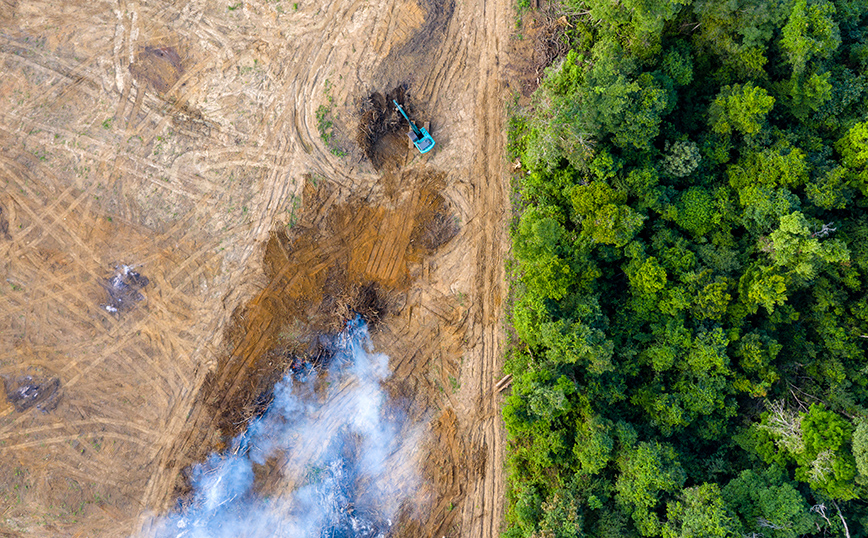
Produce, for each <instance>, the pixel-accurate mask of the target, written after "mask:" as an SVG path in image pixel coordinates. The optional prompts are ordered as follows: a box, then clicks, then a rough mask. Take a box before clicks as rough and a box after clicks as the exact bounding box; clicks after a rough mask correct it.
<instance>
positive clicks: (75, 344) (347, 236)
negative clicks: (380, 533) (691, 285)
mask: <svg viewBox="0 0 868 538" xmlns="http://www.w3.org/2000/svg"><path fill="white" fill-rule="evenodd" d="M510 6H511V4H510V2H509V1H508V0H498V1H496V2H494V1H491V0H489V1H485V0H482V1H479V2H466V1H463V0H461V1H453V0H420V2H419V3H417V2H415V1H414V0H335V1H331V2H324V1H322V2H321V1H305V0H300V1H299V2H298V3H295V2H290V1H286V0H279V1H276V2H275V1H266V0H253V1H241V2H204V1H200V0H192V1H181V2H150V1H142V2H136V1H129V0H119V1H117V2H102V1H99V0H88V1H63V2H60V1H57V0H51V1H38V0H33V1H31V0H0V73H2V76H0V376H2V379H3V381H4V382H3V383H2V384H0V387H3V389H4V390H5V391H6V394H5V397H0V495H2V497H0V515H2V517H0V536H52V537H55V536H127V535H132V534H143V535H147V534H148V532H149V530H150V529H151V528H152V521H153V518H154V517H155V515H159V514H161V513H165V511H166V510H169V509H171V507H173V506H175V504H176V503H177V502H178V499H179V498H183V496H184V495H185V494H186V493H187V492H188V488H189V485H188V484H187V478H188V477H187V475H186V473H187V471H188V470H189V468H190V466H191V465H192V464H194V463H195V462H198V461H201V460H202V459H203V458H204V457H205V456H206V455H207V454H209V453H211V452H212V451H214V450H221V449H223V448H225V446H226V443H227V440H228V439H231V437H232V436H233V435H235V434H237V433H238V432H239V431H241V429H243V428H244V425H245V423H246V420H248V419H249V418H250V417H251V416H252V415H254V414H255V413H256V412H257V406H261V405H262V402H261V395H262V394H264V393H267V391H268V387H269V386H271V385H272V384H273V383H274V382H275V381H276V380H277V379H278V378H279V377H280V376H281V375H282V374H283V372H284V371H285V370H286V369H287V368H289V367H290V366H291V365H292V361H293V360H297V359H298V357H302V358H307V359H311V358H312V357H313V358H315V355H316V338H317V335H318V334H321V333H322V332H328V331H335V330H337V329H338V328H339V327H340V324H341V323H342V321H343V320H344V319H346V317H347V316H348V315H349V312H350V311H351V310H357V311H361V312H363V313H365V314H367V316H368V317H369V318H370V319H371V320H373V322H374V323H373V329H372V335H373V341H374V347H375V348H376V349H377V350H378V351H382V352H384V353H386V354H388V355H389V356H390V368H391V370H392V372H393V375H392V377H391V378H390V379H389V380H388V381H387V382H386V385H387V390H388V391H389V394H390V395H392V396H393V397H394V398H395V399H396V400H400V401H401V402H404V403H403V405H405V407H406V408H407V410H408V411H409V414H410V415H411V416H412V418H413V419H414V420H416V421H418V422H419V423H420V424H422V425H423V435H422V436H421V439H422V440H421V441H420V451H421V457H420V458H419V459H420V461H421V462H422V469H421V471H420V472H421V474H422V475H423V477H424V482H423V487H421V488H420V489H419V490H418V493H417V495H416V498H415V499H413V504H414V506H415V507H416V509H415V510H411V511H405V516H404V518H403V521H402V522H401V525H400V526H397V527H395V531H394V533H395V534H396V535H403V536H420V537H421V536H426V537H441V536H462V537H494V536H496V535H497V533H498V531H499V526H500V522H501V519H502V510H503V497H504V489H503V476H502V453H503V449H504V435H503V430H502V427H501V422H500V416H499V394H498V391H497V389H496V387H495V384H496V383H497V381H498V379H499V376H500V363H501V355H502V351H501V340H502V330H503V326H502V323H503V305H502V301H503V298H504V294H505V290H504V285H503V281H504V275H503V258H504V255H505V250H506V245H507V238H506V235H505V230H506V224H507V220H508V218H509V206H508V204H509V200H508V172H507V170H506V167H507V164H506V163H505V162H504V160H503V147H504V129H503V125H504V118H505V110H504V103H505V101H506V98H507V96H508V93H509V89H508V88H507V83H506V79H507V77H509V76H516V73H515V72H513V71H514V70H513V69H511V68H510V67H508V66H509V65H511V63H510V61H508V57H509V56H510V50H513V52H514V49H515V47H514V45H513V44H511V42H510V41H511V40H510V29H511V27H512V24H513V20H514V19H513V18H512V17H513V15H512V14H511V9H510ZM396 92H397V93H398V94H400V97H402V98H403V102H404V103H405V104H406V105H407V107H408V109H409V110H410V112H411V113H412V114H414V115H415V116H416V117H417V118H418V119H419V120H420V121H423V122H425V121H429V122H430V130H431V132H432V134H433V135H434V137H435V139H436V140H437V147H436V148H435V150H434V151H433V152H432V153H430V154H427V155H425V156H419V155H418V153H416V152H415V151H409V150H408V149H407V147H406V141H405V140H406V139H405V138H403V135H396V134H395V132H394V131H395V129H396V128H398V127H401V128H406V126H401V125H400V124H399V123H396V120H394V118H392V117H385V118H383V117H377V115H378V114H380V112H383V111H384V110H385V109H386V108H388V107H387V106H386V107H385V108H384V103H385V97H387V96H389V97H391V96H393V95H396ZM378 111H379V112H378ZM374 124H376V125H374ZM378 129H379V130H378ZM374 165H376V167H375V166H374ZM124 266H127V268H126V269H125V268H124ZM113 279H114V280H113ZM258 398H259V399H258ZM266 475H267V473H266ZM267 479H268V477H267V476H264V478H263V480H267Z"/></svg>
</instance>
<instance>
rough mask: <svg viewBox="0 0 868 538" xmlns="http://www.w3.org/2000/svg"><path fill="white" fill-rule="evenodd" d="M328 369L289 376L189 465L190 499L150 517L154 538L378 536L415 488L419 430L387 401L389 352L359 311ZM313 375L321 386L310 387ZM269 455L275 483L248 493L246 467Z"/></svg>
mask: <svg viewBox="0 0 868 538" xmlns="http://www.w3.org/2000/svg"><path fill="white" fill-rule="evenodd" d="M335 348H336V349H335V351H336V353H335V356H334V358H333V359H332V360H331V362H330V367H329V369H328V371H325V372H320V373H310V374H308V375H307V377H306V378H305V379H303V380H302V381H298V380H295V379H293V377H292V376H291V375H287V376H286V377H285V378H284V379H283V380H282V381H281V382H280V383H278V384H277V385H276V386H275V388H274V400H273V402H272V403H271V404H270V406H269V407H268V409H267V411H266V412H265V413H264V414H263V415H262V416H260V417H259V418H258V419H256V420H255V421H253V422H252V423H251V424H250V425H249V426H248V428H247V431H245V432H244V433H242V434H240V435H239V436H238V437H236V438H235V439H234V440H233V442H232V445H231V447H230V449H229V450H228V451H226V452H225V453H220V454H212V455H211V456H210V457H209V458H208V459H207V460H206V461H205V462H203V463H201V464H198V465H197V466H196V467H195V468H194V469H193V472H192V473H191V482H192V486H193V497H192V501H191V502H190V503H189V504H188V505H187V506H186V507H184V508H183V509H181V510H179V511H176V512H174V513H170V514H169V515H167V516H164V517H163V518H161V519H159V520H157V521H156V522H155V524H154V525H153V526H152V527H151V530H150V532H149V533H148V534H150V535H152V536H156V537H158V538H169V537H172V538H182V537H183V538H206V537H207V538H222V537H227V538H228V537H232V538H237V537H251V538H266V537H269V538H270V537H288V538H324V537H329V538H332V537H334V538H339V537H359V538H375V537H380V536H385V535H386V534H387V533H388V531H389V528H390V526H391V525H392V524H393V521H394V518H395V516H396V513H397V510H398V509H399V507H400V505H401V503H402V501H403V500H404V499H406V498H407V497H408V496H409V495H411V494H412V493H413V492H414V491H415V489H416V483H417V476H416V472H415V465H414V462H415V458H416V451H417V449H418V433H417V432H416V431H415V430H414V429H413V428H408V427H406V425H405V424H404V423H403V420H402V416H401V414H400V413H399V412H397V411H395V410H394V409H392V408H390V407H389V406H388V405H387V403H388V402H387V397H386V394H385V393H384V392H383V389H382V388H381V386H380V383H381V381H383V380H384V379H385V378H386V377H387V376H388V375H389V369H388V357H387V356H385V355H383V354H379V353H373V352H371V351H369V349H370V338H369V335H368V330H367V326H366V325H365V324H364V322H363V321H362V320H361V319H360V318H357V319H356V320H354V321H351V322H349V323H348V324H347V327H346V329H345V330H344V332H343V333H341V334H340V335H339V336H338V337H337V339H336V343H335ZM315 383H323V384H325V386H326V389H325V390H324V391H323V390H319V391H316V392H315V391H313V390H312V387H313V386H314V384H315ZM266 461H270V462H271V463H274V462H275V461H276V462H277V465H278V468H279V473H280V481H279V483H280V486H281V487H280V489H281V490H282V491H270V492H269V493H270V494H271V496H270V497H263V496H261V495H259V494H257V493H256V492H255V491H254V465H255V464H258V465H263V464H265V463H266Z"/></svg>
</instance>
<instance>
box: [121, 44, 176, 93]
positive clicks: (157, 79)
mask: <svg viewBox="0 0 868 538" xmlns="http://www.w3.org/2000/svg"><path fill="white" fill-rule="evenodd" d="M130 73H131V74H132V75H133V77H134V78H135V79H136V80H137V81H139V82H144V83H147V84H148V85H150V86H151V87H152V88H153V89H155V90H157V91H158V92H160V93H166V92H167V91H169V90H170V89H172V86H174V85H175V83H176V82H178V79H179V78H181V75H182V74H183V73H184V67H183V64H182V61H181V56H180V55H179V54H178V51H177V50H175V47H172V46H163V47H145V48H144V49H142V50H141V51H140V52H139V53H138V54H137V55H136V61H135V62H134V63H132V64H131V65H130Z"/></svg>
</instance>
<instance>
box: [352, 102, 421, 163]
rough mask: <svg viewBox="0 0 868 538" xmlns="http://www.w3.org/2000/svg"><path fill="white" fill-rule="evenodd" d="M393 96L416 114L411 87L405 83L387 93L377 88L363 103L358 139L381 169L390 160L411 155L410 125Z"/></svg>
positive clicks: (390, 161) (366, 154) (405, 109)
mask: <svg viewBox="0 0 868 538" xmlns="http://www.w3.org/2000/svg"><path fill="white" fill-rule="evenodd" d="M393 99H394V100H395V101H398V103H399V104H400V105H401V106H402V107H404V111H405V112H407V114H410V115H411V117H412V113H413V111H412V109H411V108H410V107H408V105H407V88H406V86H403V85H401V86H397V87H396V88H394V89H393V90H391V91H388V92H386V94H385V95H383V94H382V93H380V92H374V93H372V94H371V95H370V96H369V97H368V98H367V99H366V100H365V101H364V103H363V104H362V109H361V119H360V121H359V131H358V133H357V134H356V143H358V145H359V147H360V148H361V149H362V151H363V152H364V153H365V156H366V157H367V158H368V159H370V161H371V164H373V165H374V168H376V169H377V170H380V169H382V168H383V167H384V166H386V165H387V164H393V165H395V166H397V165H398V164H399V162H400V161H402V160H403V159H404V157H406V155H407V149H408V145H407V137H406V136H405V135H404V132H406V131H408V130H409V128H410V126H409V125H408V124H407V120H405V119H404V117H403V116H401V114H400V113H399V112H398V111H397V109H396V108H395V105H394V104H393V103H392V100H393Z"/></svg>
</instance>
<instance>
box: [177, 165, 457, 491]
mask: <svg viewBox="0 0 868 538" xmlns="http://www.w3.org/2000/svg"><path fill="white" fill-rule="evenodd" d="M401 182H402V184H403V185H404V187H405V191H404V195H403V196H402V197H401V198H400V199H397V200H394V201H393V202H394V205H392V207H391V208H387V207H386V206H385V205H379V206H371V205H368V204H367V203H365V202H364V201H363V200H361V199H359V198H358V197H350V198H349V199H347V200H346V201H343V202H337V199H338V198H339V197H340V195H341V191H340V188H339V187H336V186H334V185H333V184H332V183H330V182H327V181H318V182H316V181H314V179H313V178H311V177H309V178H308V180H307V184H306V186H305V189H304V196H305V200H304V207H305V208H307V209H306V211H305V212H304V213H303V214H302V215H301V217H300V220H299V222H298V224H297V225H296V226H295V227H294V228H292V230H290V231H289V232H288V233H287V232H283V231H278V232H275V233H273V234H272V235H271V238H270V239H269V241H268V242H267V244H266V246H265V252H264V260H263V263H264V267H265V271H266V279H267V282H268V283H267V285H266V286H265V287H264V289H262V291H261V292H259V293H258V294H257V295H256V296H255V297H254V298H253V299H252V300H251V301H250V302H248V303H247V305H245V306H244V307H243V308H239V309H238V310H236V312H235V314H234V316H233V323H232V326H231V327H230V329H228V331H227V333H226V339H227V341H228V344H229V346H228V348H229V349H230V350H231V351H230V352H229V353H228V354H227V355H226V356H224V357H223V358H222V359H221V360H220V361H219V363H218V366H217V368H216V370H215V371H214V372H213V373H212V374H209V376H208V378H207V380H206V382H205V385H204V387H203V390H202V393H201V398H202V400H203V402H204V403H205V404H206V405H207V406H208V408H210V409H211V418H210V419H209V420H210V421H211V422H212V423H211V424H202V425H200V426H197V428H196V431H198V432H200V433H199V436H200V441H199V442H195V443H191V444H190V446H189V449H190V451H189V452H188V454H187V456H188V457H189V461H190V462H194V461H199V460H200V459H201V458H202V457H203V456H204V455H205V454H207V452H209V451H210V450H213V449H220V448H222V447H224V446H225V443H226V442H228V440H229V439H231V438H232V437H234V436H235V435H237V434H238V433H239V432H241V431H242V430H243V429H244V428H245V426H246V424H247V423H248V421H249V419H250V418H251V417H253V416H255V415H256V414H257V413H259V412H261V410H262V407H263V405H264V403H267V398H268V396H267V395H268V392H269V390H270V389H271V387H272V386H273V385H274V384H275V382H276V381H278V380H279V379H280V378H281V377H282V376H283V375H285V373H286V372H287V371H288V369H289V368H290V367H291V366H292V365H293V362H294V361H298V360H304V361H316V360H318V357H319V354H320V353H322V351H323V350H322V348H321V347H320V344H319V342H320V340H319V336H320V335H322V334H324V333H335V332H337V331H339V330H340V329H341V328H342V327H343V324H344V323H345V322H346V321H347V320H348V319H350V318H351V317H353V316H355V315H356V314H361V315H362V316H363V317H365V319H366V320H368V321H369V323H370V324H371V325H372V326H373V327H374V328H376V327H377V323H378V322H379V321H380V320H381V319H383V318H386V317H389V316H397V315H400V314H401V312H402V310H403V309H404V306H405V303H406V294H407V291H408V289H409V287H410V285H411V283H412V278H411V275H410V267H411V266H413V265H418V264H419V263H420V261H422V259H423V258H424V257H425V256H426V255H427V254H429V253H432V252H433V251H434V250H435V249H436V248H437V247H439V246H442V245H444V244H445V243H447V242H448V241H449V240H450V239H452V238H453V237H454V236H455V234H456V233H457V224H456V221H455V219H454V217H452V216H451V215H450V214H449V208H448V205H447V204H446V202H445V200H444V199H443V197H442V195H441V194H440V193H439V190H440V189H441V188H442V187H443V176H442V174H438V173H434V172H430V171H420V170H411V171H407V172H405V173H404V174H402V176H401ZM423 364H424V363H423ZM423 374H424V372H423ZM452 375H457V371H454V372H453V374H452ZM409 377H412V375H410V376H409ZM443 383H444V384H446V385H448V379H447V378H446V377H445V376H444V379H443ZM416 385H417V386H416V387H414V388H416V389H427V390H421V392H422V394H414V393H407V394H404V395H402V396H403V400H404V401H405V402H407V401H412V400H414V399H418V398H422V399H423V400H425V401H427V400H428V398H429V397H430V396H428V395H426V392H436V390H437V389H436V388H435V387H434V386H433V385H428V386H425V385H423V386H421V387H420V386H418V383H417V384H416ZM441 390H442V387H441ZM393 392H394V391H393ZM407 397H409V399H408V398H407ZM416 408H417V409H418V410H420V412H421V411H422V410H423V409H425V408H426V406H416ZM215 428H216V430H217V431H218V432H219V433H220V442H219V443H218V444H217V445H216V446H209V445H208V444H207V443H205V442H204V440H205V438H206V437H207V435H208V433H209V432H212V431H214V429H215ZM266 474H267V473H266ZM177 486H178V491H179V492H185V491H187V486H186V484H182V483H180V482H179V483H178V485H177Z"/></svg>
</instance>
